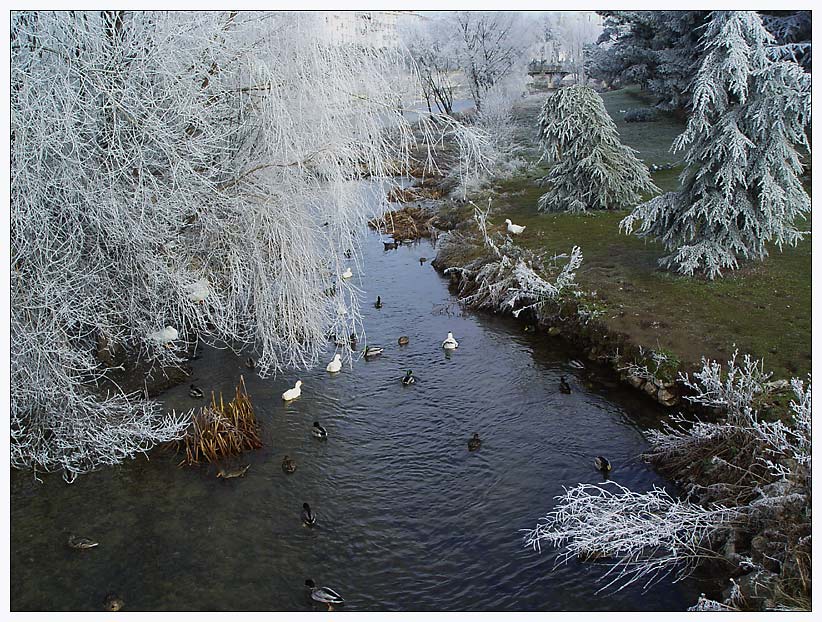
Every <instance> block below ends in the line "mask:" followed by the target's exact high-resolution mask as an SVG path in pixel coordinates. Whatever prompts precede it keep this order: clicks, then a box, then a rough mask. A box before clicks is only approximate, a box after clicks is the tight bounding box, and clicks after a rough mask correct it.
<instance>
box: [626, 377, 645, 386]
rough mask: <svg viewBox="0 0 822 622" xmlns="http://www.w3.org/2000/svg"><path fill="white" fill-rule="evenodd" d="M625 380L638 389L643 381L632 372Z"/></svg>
mask: <svg viewBox="0 0 822 622" xmlns="http://www.w3.org/2000/svg"><path fill="white" fill-rule="evenodd" d="M627 380H628V384H630V385H631V386H632V387H634V388H635V389H639V388H640V387H641V386H642V383H643V382H645V381H644V380H643V379H642V378H640V377H639V376H635V375H634V374H631V375H630V376H628V378H627Z"/></svg>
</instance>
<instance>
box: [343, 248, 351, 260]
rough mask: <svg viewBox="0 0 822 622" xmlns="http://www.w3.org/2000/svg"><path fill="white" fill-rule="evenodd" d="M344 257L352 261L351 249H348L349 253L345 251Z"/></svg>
mask: <svg viewBox="0 0 822 622" xmlns="http://www.w3.org/2000/svg"><path fill="white" fill-rule="evenodd" d="M343 256H344V257H345V258H346V259H351V257H352V253H351V249H348V250H347V251H345V252H344V253H343Z"/></svg>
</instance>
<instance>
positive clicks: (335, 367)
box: [325, 354, 342, 374]
mask: <svg viewBox="0 0 822 622" xmlns="http://www.w3.org/2000/svg"><path fill="white" fill-rule="evenodd" d="M341 369H342V361H340V355H339V354H335V355H334V360H333V361H331V362H330V363H329V364H328V365H327V366H326V368H325V371H328V372H331V373H332V374H336V373H337V372H338V371H340V370H341Z"/></svg>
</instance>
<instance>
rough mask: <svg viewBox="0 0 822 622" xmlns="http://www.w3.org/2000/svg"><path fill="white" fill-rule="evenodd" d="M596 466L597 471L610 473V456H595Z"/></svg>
mask: <svg viewBox="0 0 822 622" xmlns="http://www.w3.org/2000/svg"><path fill="white" fill-rule="evenodd" d="M594 466H595V467H596V468H597V471H602V472H603V473H608V472H609V471H610V470H611V463H610V462H608V458H604V457H602V456H597V457H596V458H594Z"/></svg>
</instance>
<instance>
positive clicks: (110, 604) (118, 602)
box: [103, 594, 126, 611]
mask: <svg viewBox="0 0 822 622" xmlns="http://www.w3.org/2000/svg"><path fill="white" fill-rule="evenodd" d="M125 606H126V603H125V601H124V600H123V599H122V598H120V597H119V596H117V595H116V594H107V595H106V598H105V600H103V609H105V610H106V611H120V609H122V608H123V607H125Z"/></svg>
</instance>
